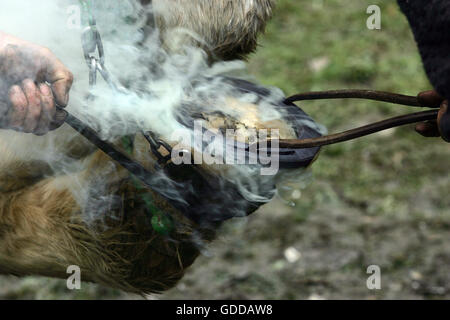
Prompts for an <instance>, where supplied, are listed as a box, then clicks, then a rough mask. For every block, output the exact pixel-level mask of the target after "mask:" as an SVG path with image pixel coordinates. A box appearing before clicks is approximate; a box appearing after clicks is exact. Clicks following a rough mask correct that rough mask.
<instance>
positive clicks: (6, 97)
mask: <svg viewBox="0 0 450 320" xmlns="http://www.w3.org/2000/svg"><path fill="white" fill-rule="evenodd" d="M72 82H73V75H72V73H71V72H70V71H69V70H68V69H67V68H66V67H65V66H64V65H63V63H62V62H61V61H60V60H58V59H57V58H56V57H55V55H54V54H53V53H52V52H51V51H50V50H49V49H47V48H44V47H41V46H38V45H35V44H32V43H29V42H26V41H23V40H21V39H18V38H16V37H13V36H11V35H8V34H5V33H2V32H0V128H3V129H13V130H16V131H21V132H26V133H34V134H36V135H44V134H46V133H47V132H48V131H50V130H54V129H56V128H58V127H60V126H61V125H62V124H63V123H64V120H65V118H66V115H67V114H66V112H65V111H62V110H58V109H57V108H56V105H58V106H60V107H65V106H67V104H68V102H69V91H70V88H71V86H72Z"/></svg>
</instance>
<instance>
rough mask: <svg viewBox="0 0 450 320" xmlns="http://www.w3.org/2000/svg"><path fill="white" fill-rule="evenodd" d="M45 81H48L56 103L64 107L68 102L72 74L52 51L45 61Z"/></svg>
mask: <svg viewBox="0 0 450 320" xmlns="http://www.w3.org/2000/svg"><path fill="white" fill-rule="evenodd" d="M46 67H47V68H46V69H47V72H46V79H45V80H46V81H47V82H48V83H50V85H51V88H52V91H53V95H54V97H55V101H56V104H57V105H58V106H60V107H66V106H67V104H68V103H69V91H70V88H71V87H72V83H73V75H72V73H71V72H70V71H69V69H67V68H66V66H65V65H64V64H63V63H62V62H61V61H60V60H59V59H58V58H56V57H55V56H53V54H52V53H50V57H49V59H48V62H47V66H46Z"/></svg>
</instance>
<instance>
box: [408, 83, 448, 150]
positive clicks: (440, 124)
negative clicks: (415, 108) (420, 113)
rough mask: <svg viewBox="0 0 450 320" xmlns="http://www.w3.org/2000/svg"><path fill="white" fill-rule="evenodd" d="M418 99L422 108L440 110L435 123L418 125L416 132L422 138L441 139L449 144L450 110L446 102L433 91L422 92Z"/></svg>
mask: <svg viewBox="0 0 450 320" xmlns="http://www.w3.org/2000/svg"><path fill="white" fill-rule="evenodd" d="M418 98H419V103H420V104H421V105H422V106H428V107H429V106H431V107H433V106H435V107H438V106H440V109H439V114H438V117H437V120H436V121H427V122H421V123H418V124H417V125H416V131H417V132H418V133H420V134H421V135H423V136H424V137H442V139H444V140H445V141H447V142H450V108H449V106H448V103H449V102H448V100H445V98H443V97H441V96H440V95H439V94H438V93H437V92H436V91H434V90H431V91H425V92H422V93H420V94H419V96H418Z"/></svg>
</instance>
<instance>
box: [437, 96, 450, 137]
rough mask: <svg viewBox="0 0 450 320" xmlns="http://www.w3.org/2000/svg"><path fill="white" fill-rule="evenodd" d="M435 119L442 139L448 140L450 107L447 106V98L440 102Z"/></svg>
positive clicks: (449, 133) (449, 135)
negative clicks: (436, 118)
mask: <svg viewBox="0 0 450 320" xmlns="http://www.w3.org/2000/svg"><path fill="white" fill-rule="evenodd" d="M437 121H438V122H437V123H438V125H439V131H440V133H441V136H442V139H444V140H445V141H447V142H450V108H449V107H448V100H446V101H444V102H443V103H442V105H441V109H440V110H439V113H438V120H437Z"/></svg>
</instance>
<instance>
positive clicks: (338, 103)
mask: <svg viewBox="0 0 450 320" xmlns="http://www.w3.org/2000/svg"><path fill="white" fill-rule="evenodd" d="M314 3H316V4H315V5H314ZM320 3H322V5H320ZM371 4H378V5H379V6H380V7H381V11H382V29H381V30H369V29H367V28H366V19H367V17H368V16H369V15H368V14H366V8H367V7H368V6H369V5H371ZM320 60H321V61H325V63H324V65H322V68H320V69H315V70H314V69H313V68H312V67H311V65H312V64H313V63H314V61H320ZM250 70H251V72H252V73H253V74H256V75H257V78H258V79H259V80H260V81H261V82H262V83H264V84H266V85H270V86H276V87H279V88H281V89H283V90H284V91H285V93H286V95H291V94H294V93H297V92H306V91H312V90H327V89H342V88H370V89H376V90H387V91H393V92H398V93H403V94H411V95H415V94H417V93H418V92H420V91H422V90H426V89H429V88H430V84H429V82H428V80H427V78H426V76H425V74H424V71H423V67H422V64H421V60H420V56H419V53H418V51H417V49H416V45H415V43H414V40H413V36H412V33H411V31H410V29H409V26H408V24H407V22H406V18H405V17H404V16H403V15H402V14H401V12H400V10H399V9H398V7H397V5H396V3H395V2H394V1H376V2H375V3H374V2H373V1H368V0H361V1H352V2H351V3H350V2H348V1H342V0H324V1H322V2H321V1H303V0H297V1H289V0H281V1H279V4H278V8H277V10H276V13H275V18H274V21H273V22H272V23H271V24H270V25H269V26H268V29H267V34H266V35H265V37H264V38H263V41H262V42H261V47H260V49H259V51H258V52H257V53H256V54H255V55H254V56H253V57H252V59H251V63H250ZM301 107H302V108H303V109H305V111H307V112H308V113H309V114H310V115H312V116H313V117H314V118H315V119H316V121H318V122H320V123H322V124H324V125H325V126H327V128H328V129H329V131H330V132H337V131H340V130H343V129H349V128H352V127H356V126H359V125H362V124H365V123H369V122H373V121H375V120H381V119H384V118H387V117H390V116H394V115H399V114H403V113H407V112H412V110H411V109H409V108H407V107H401V106H396V105H390V104H386V103H376V102H367V101H361V100H334V101H330V100H328V101H320V102H304V103H302V104H301ZM449 149H450V148H449V146H448V145H445V144H444V143H442V142H441V141H439V140H437V139H432V140H427V139H423V138H422V137H419V136H417V135H416V134H415V133H414V132H413V130H411V126H408V127H405V128H400V129H395V130H393V131H390V132H388V133H386V134H378V135H374V136H371V137H366V138H362V139H360V140H358V141H353V142H347V143H344V144H340V145H335V146H329V147H325V148H323V150H322V153H321V155H320V157H319V160H318V161H317V162H316V163H315V164H314V166H313V167H314V172H315V176H316V178H317V179H320V180H324V181H327V182H329V183H330V184H331V185H332V186H333V187H334V189H336V190H339V193H341V194H342V196H345V197H346V198H348V199H347V200H349V201H355V202H358V203H363V202H367V206H368V208H369V209H368V210H369V211H370V212H372V211H373V212H385V213H386V212H387V213H388V212H391V211H392V210H396V209H401V208H405V206H407V204H405V201H407V200H408V198H409V197H410V196H411V194H412V193H414V192H416V191H417V190H418V189H420V188H421V186H423V185H424V184H427V183H430V180H433V177H442V176H445V175H448V173H449V169H448V166H445V165H444V164H445V161H446V159H448V157H449V155H450V153H449V151H450V150H449ZM447 162H448V161H447ZM387 185H390V186H391V187H389V188H387V187H386V186H387ZM308 192H309V193H310V194H311V195H312V194H315V193H316V192H320V191H318V190H317V188H314V187H312V188H309V189H308V190H306V193H307V194H308ZM445 194H446V191H445V190H442V196H443V197H444V196H445ZM302 201H305V200H304V199H302ZM443 201H444V202H446V203H447V204H448V200H443ZM302 205H303V206H305V205H306V204H304V203H303V204H302ZM406 209H408V208H406Z"/></svg>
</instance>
